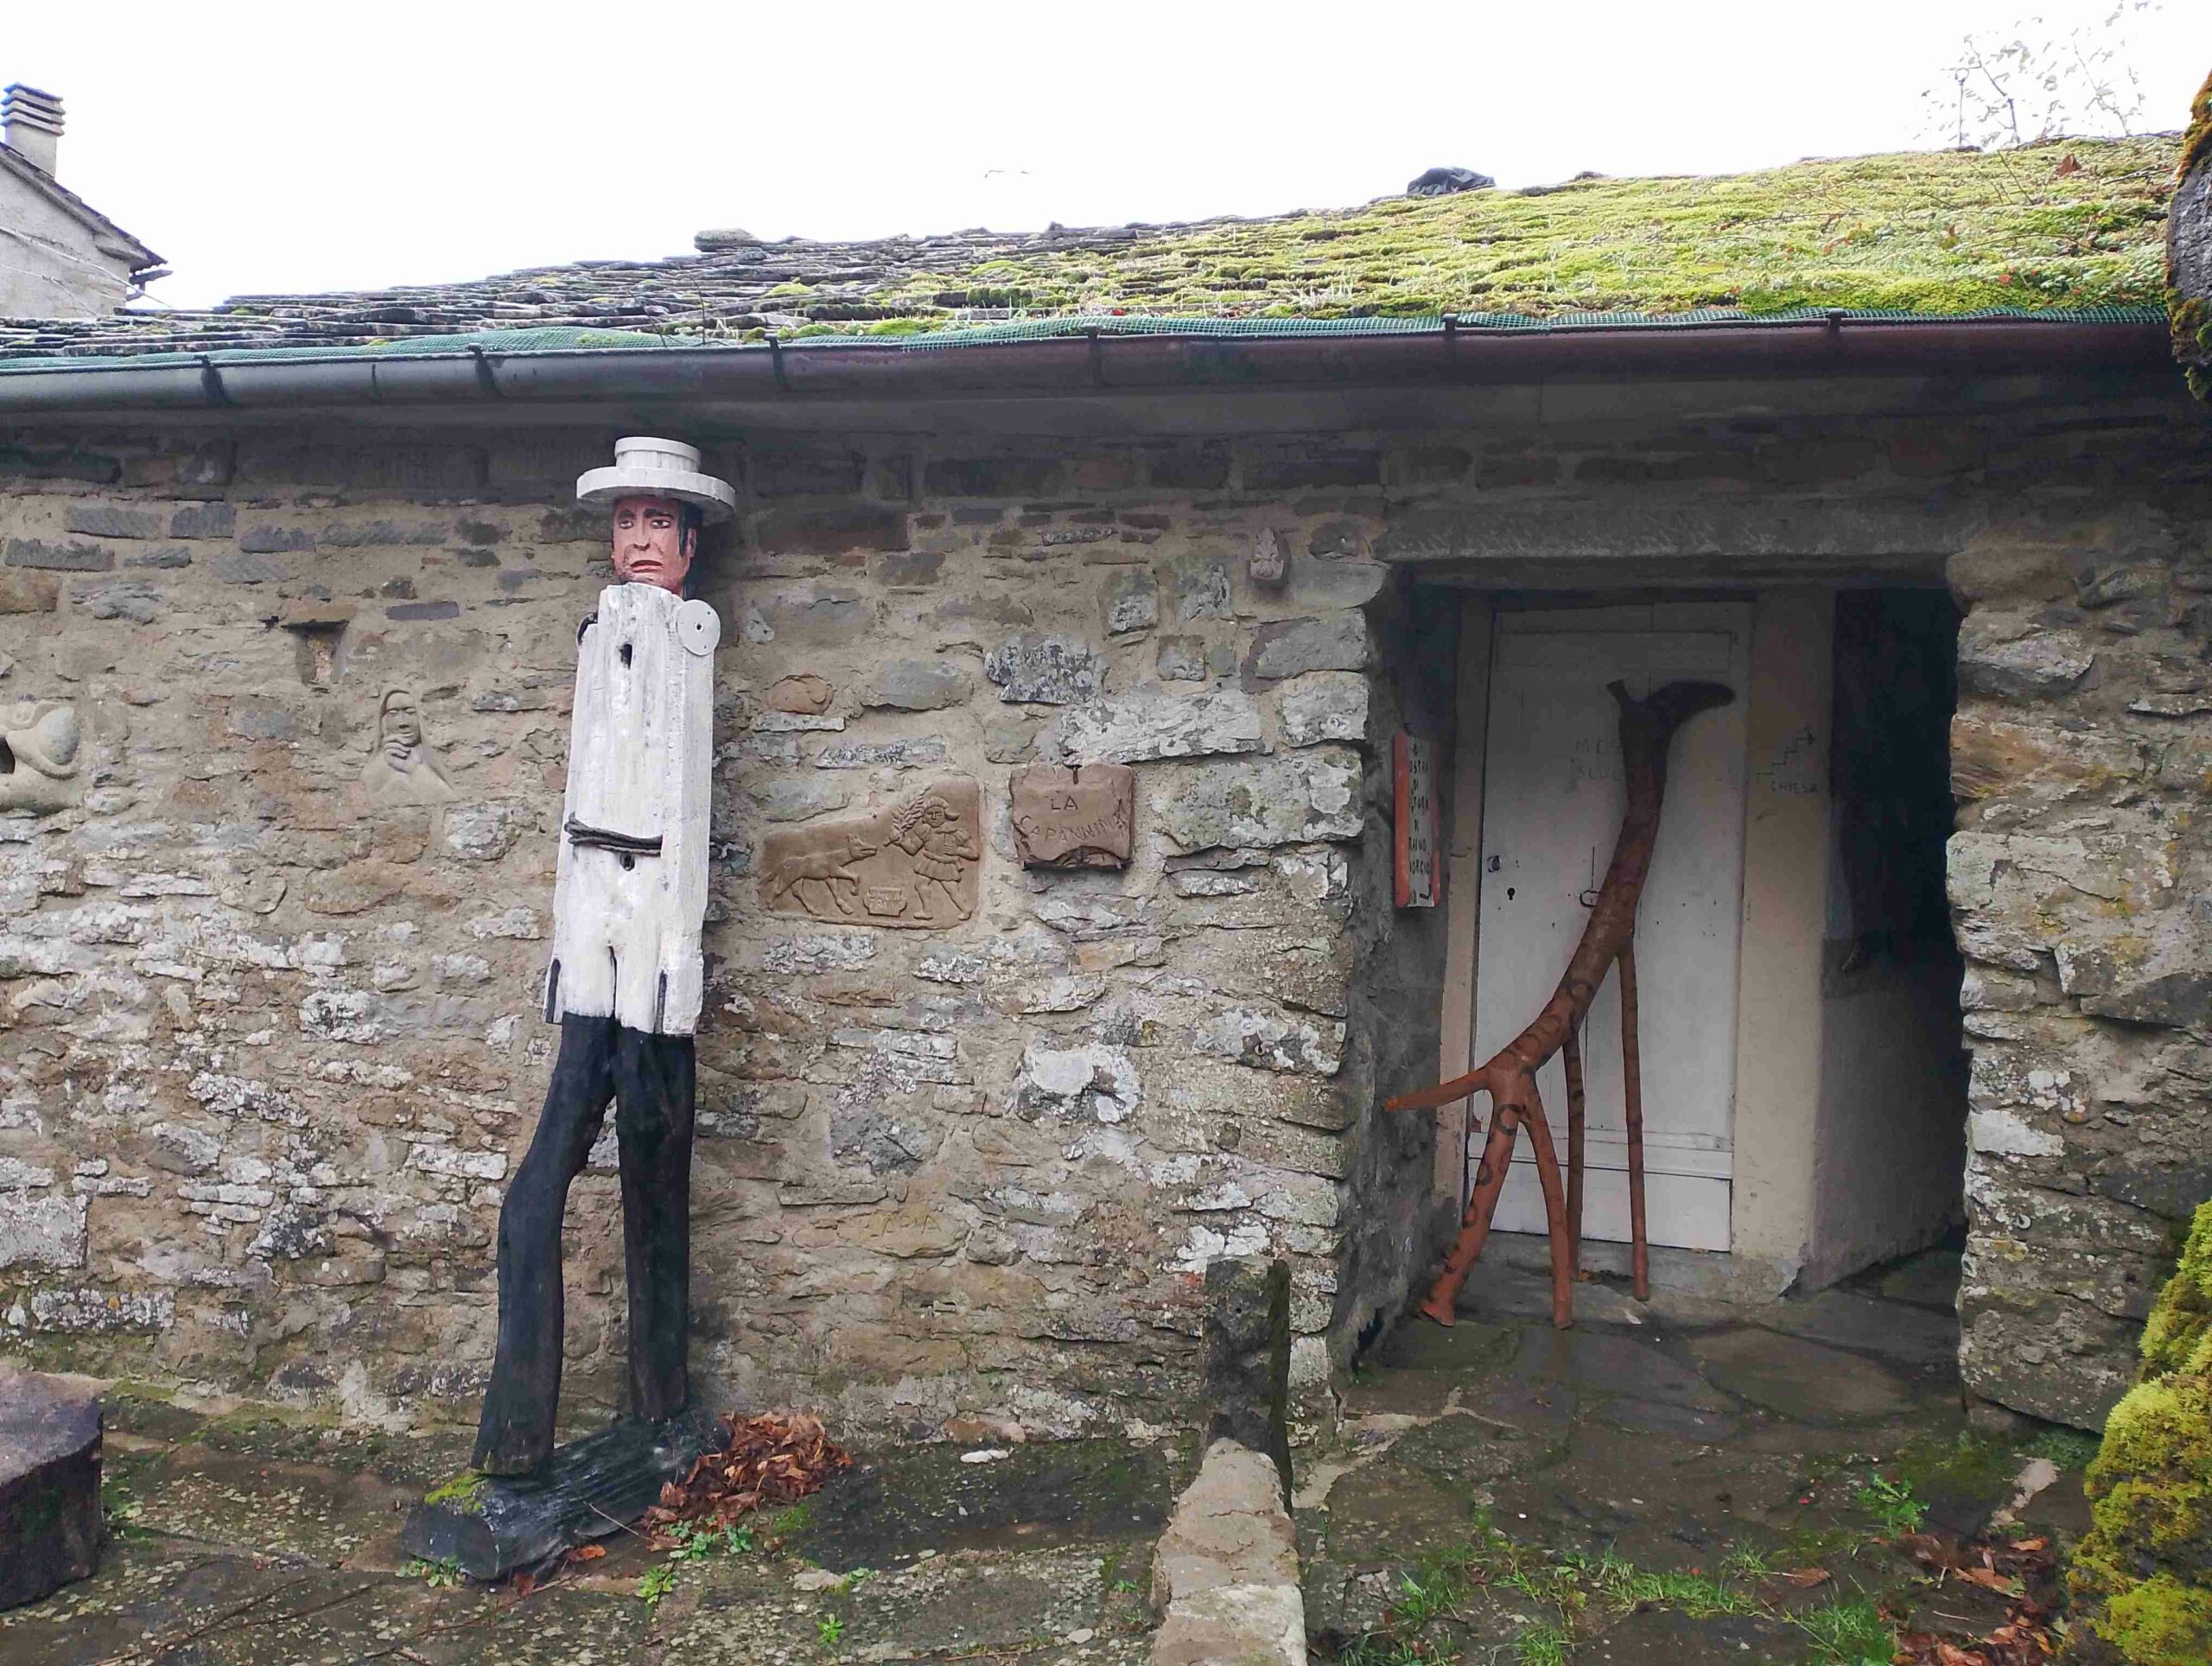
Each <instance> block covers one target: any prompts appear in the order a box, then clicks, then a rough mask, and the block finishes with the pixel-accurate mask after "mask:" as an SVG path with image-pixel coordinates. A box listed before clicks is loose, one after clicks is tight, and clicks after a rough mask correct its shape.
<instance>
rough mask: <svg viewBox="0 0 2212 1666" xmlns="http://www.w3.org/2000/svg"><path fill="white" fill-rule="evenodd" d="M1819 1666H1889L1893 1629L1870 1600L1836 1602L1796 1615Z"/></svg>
mask: <svg viewBox="0 0 2212 1666" xmlns="http://www.w3.org/2000/svg"><path fill="white" fill-rule="evenodd" d="M1796 1624H1797V1625H1800V1626H1802V1627H1803V1628H1804V1631H1805V1633H1806V1635H1807V1636H1808V1637H1811V1638H1812V1640H1813V1655H1812V1658H1813V1660H1814V1661H1815V1662H1817V1663H1818V1666H1890V1657H1891V1656H1892V1655H1894V1654H1895V1653H1896V1652H1897V1631H1896V1630H1895V1629H1894V1628H1893V1627H1892V1626H1891V1625H1890V1623H1889V1621H1887V1620H1885V1619H1884V1618H1882V1616H1881V1613H1880V1612H1879V1611H1878V1609H1876V1608H1875V1606H1874V1605H1873V1604H1872V1603H1871V1602H1839V1603H1833V1604H1831V1605H1830V1606H1827V1607H1826V1608H1815V1609H1813V1610H1812V1611H1811V1612H1808V1613H1804V1614H1800V1615H1797V1616H1796Z"/></svg>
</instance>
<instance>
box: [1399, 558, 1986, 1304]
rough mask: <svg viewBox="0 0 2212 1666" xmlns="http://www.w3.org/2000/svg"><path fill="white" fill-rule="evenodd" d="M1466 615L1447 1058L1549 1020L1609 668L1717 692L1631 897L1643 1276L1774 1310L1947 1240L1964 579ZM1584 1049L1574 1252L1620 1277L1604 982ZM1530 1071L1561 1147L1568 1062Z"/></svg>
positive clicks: (1958, 1187)
mask: <svg viewBox="0 0 2212 1666" xmlns="http://www.w3.org/2000/svg"><path fill="white" fill-rule="evenodd" d="M1463 618H1464V621H1465V622H1464V626H1463V632H1462V638H1461V652H1460V696H1459V746H1458V748H1457V754H1456V758H1455V762H1454V780H1453V804H1454V809H1453V816H1454V823H1453V832H1452V841H1451V843H1452V852H1451V855H1452V867H1451V878H1450V885H1449V887H1447V891H1446V905H1447V907H1448V908H1449V909H1450V910H1452V943H1453V944H1454V945H1455V948H1454V951H1453V955H1452V961H1451V963H1450V971H1449V974H1448V976H1447V981H1446V991H1445V1002H1444V1011H1443V1017H1444V1029H1445V1035H1444V1052H1443V1057H1442V1059H1441V1067H1442V1070H1443V1073H1444V1074H1445V1075H1447V1076H1448V1075H1455V1074H1457V1073H1459V1071H1464V1070H1465V1069H1467V1068H1469V1067H1470V1066H1471V1065H1477V1064H1479V1063H1480V1062H1481V1061H1483V1060H1484V1059H1487V1058H1489V1057H1490V1056H1491V1054H1493V1053H1494V1052H1497V1050H1498V1048H1500V1047H1501V1046H1503V1045H1504V1044H1505V1043H1506V1042H1508V1041H1510V1040H1511V1039H1512V1038H1513V1037H1514V1036H1515V1035H1516V1034H1517V1033H1519V1032H1520V1030H1521V1029H1522V1027H1524V1026H1526V1025H1527V1024H1528V1023H1529V1021H1530V1020H1531V1019H1532V1018H1534V1017H1535V1014H1536V1013H1537V1011H1538V1010H1539V1009H1540V1008H1541V1006H1542V1005H1543V1003H1544V1002H1545V1000H1546V999H1547V998H1548V996H1549V995H1550V994H1551V993H1552V991H1553V989H1554V988H1555V987H1556V985H1557V982H1558V979H1559V977H1560V971H1561V970H1562V969H1563V968H1564V967H1565V965H1566V964H1567V960H1568V957H1569V956H1570V955H1571V953H1572V951H1573V947H1574V945H1575V944H1576V942H1577V941H1578V940H1579V939H1580V936H1581V933H1582V931H1583V929H1584V926H1585V925H1586V922H1587V919H1588V910H1589V906H1590V902H1591V900H1592V894H1593V891H1594V887H1596V886H1597V885H1598V884H1599V881H1600V880H1601V878H1602V876H1603V874H1604V872H1605V868H1606V866H1607V864H1608V862H1609V861H1610V859H1611V853H1612V848H1613V844H1614V842H1615V840H1616V837H1617V836H1618V829H1619V825H1620V817H1621V811H1622V801H1623V788H1622V784H1621V782H1620V780H1619V774H1620V769H1619V758H1618V750H1617V748H1618V738H1617V736H1618V722H1617V714H1616V710H1615V707H1614V704H1613V702H1612V700H1611V697H1610V696H1608V694H1607V693H1606V685H1607V684H1609V683H1611V682H1613V681H1615V680H1617V679H1618V680H1619V681H1621V682H1623V683H1624V684H1626V685H1627V687H1628V689H1629V691H1630V693H1631V694H1635V695H1639V696H1640V695H1643V694H1646V693H1648V692H1649V690H1651V689H1653V688H1654V687H1656V686H1657V685H1659V684H1663V683H1666V682H1669V681H1672V680H1675V679H1676V678H1696V679H1701V680H1712V681H1717V682H1721V683H1725V684H1727V685H1728V686H1730V687H1731V688H1732V689H1734V690H1737V691H1738V698H1737V700H1736V701H1735V703H1732V705H1730V706H1727V707H1724V708H1721V709H1718V710H1713V711H1708V712H1706V713H1703V714H1701V715H1700V716H1698V717H1697V718H1696V719H1694V720H1693V721H1692V722H1689V723H1688V724H1686V725H1685V726H1684V727H1683V728H1682V729H1681V731H1680V732H1679V733H1678V734H1676V736H1675V741H1674V746H1673V749H1672V752H1671V754H1670V756H1669V766H1668V774H1667V792H1666V800H1665V807H1664V811H1663V814H1662V819H1661V823H1660V830H1659V835H1658V839H1657V843H1656V850H1655V854H1654V859H1653V863H1652V867H1651V870H1650V874H1649V879H1648V881H1647V882H1646V885H1645V888H1644V891H1643V896H1642V898H1641V900H1640V903H1639V906H1638V909H1637V969H1638V973H1639V995H1640V1005H1641V1008H1642V1011H1641V1014H1640V1021H1639V1024H1638V1027H1637V1028H1638V1038H1639V1041H1640V1052H1641V1055H1642V1064H1643V1115H1644V1128H1645V1170H1646V1191H1647V1199H1648V1218H1649V1236H1650V1242H1651V1243H1652V1245H1653V1248H1654V1250H1655V1252H1656V1253H1655V1259H1654V1269H1655V1275H1656V1276H1658V1277H1660V1278H1661V1280H1662V1282H1676V1281H1687V1282H1688V1284H1689V1285H1690V1286H1692V1287H1694V1288H1702V1289H1704V1290H1706V1291H1707V1292H1708V1293H1709V1294H1716V1295H1721V1296H1724V1297H1725V1298H1726V1299H1731V1300H1765V1299H1770V1298H1771V1297H1773V1296H1777V1295H1779V1294H1782V1293H1783V1291H1784V1290H1786V1289H1789V1288H1792V1287H1793V1286H1794V1287H1796V1288H1800V1289H1803V1288H1818V1287H1820V1286H1822V1285H1826V1284H1828V1283H1832V1282H1834V1281H1837V1280H1839V1279H1841V1278H1845V1277H1847V1276H1849V1275H1852V1274H1853V1273H1854V1272H1856V1271H1858V1270H1859V1269H1864V1268H1866V1267H1868V1266H1870V1265H1872V1264H1874V1263H1876V1262H1882V1261H1885V1260H1887V1259H1889V1258H1891V1257H1894V1256H1902V1255H1905V1254H1909V1253H1910V1252H1912V1251H1914V1250H1919V1249H1922V1248H1924V1247H1926V1246H1928V1245H1929V1244H1932V1243H1938V1242H1940V1241H1942V1239H1943V1238H1944V1237H1945V1235H1946V1234H1947V1233H1948V1232H1949V1231H1950V1230H1952V1229H1953V1228H1954V1227H1955V1225H1956V1224H1957V1223H1958V1222H1959V1220H1960V1219H1961V1218H1962V1215H1963V1197H1962V1190H1963V1161H1964V1147H1965V1139H1964V1135H1965V1124H1966V1092H1965V1088H1966V1078H1965V1054H1964V1052H1963V1050H1962V1048H1961V1023H1960V1017H1961V1014H1960V1010H1959V982H1960V971H1961V966H1960V963H1959V960H1958V957H1957V955H1956V952H1955V949H1954V948H1953V947H1952V945H1951V940H1950V935H1949V929H1948V913H1947V910H1946V907H1945V904H1944V897H1943V858H1944V848H1945V840H1946V839H1947V838H1948V834H1949V831H1950V823H1951V805H1950V799H1949V787H1948V726H1949V720H1950V715H1951V711H1952V709H1953V706H1954V704H1955V686H1954V681H1953V671H1952V666H1953V658H1954V654H1955V637H1956V626H1957V615H1956V613H1955V610H1954V609H1953V607H1952V606H1951V602H1950V599H1949V597H1948V595H1947V594H1946V593H1944V592H1943V591H1942V590H1940V589H1935V588H1928V589H1918V588H1910V587H1895V588H1881V589H1869V590H1865V591H1857V590H1852V589H1848V588H1834V589H1826V588H1814V587H1810V586H1796V587H1790V588H1779V589H1773V590H1764V589H1763V590H1759V591H1756V592H1752V593H1750V594H1745V593H1744V592H1740V591H1739V592H1738V593H1736V594H1735V595H1726V594H1723V595H1717V596H1716V595H1713V593H1710V592H1708V593H1707V597H1704V598H1695V597H1689V598H1681V599H1670V598H1663V597H1662V598H1658V599H1652V600H1646V599H1644V598H1642V597H1633V598H1631V597H1624V596H1618V595H1616V596H1612V597H1606V596H1602V595H1599V596H1586V597H1585V596H1573V595H1548V596H1534V595H1510V594H1505V593H1497V592H1491V593H1488V594H1483V595H1473V596H1470V597H1469V598H1468V599H1467V601H1466V603H1465V610H1464V614H1463ZM1582 1056H1583V1061H1584V1067H1585V1078H1586V1106H1587V1125H1588V1145H1587V1151H1586V1188H1585V1190H1586V1205H1585V1208H1586V1213H1585V1224H1584V1239H1585V1243H1586V1250H1585V1257H1584V1259H1585V1265H1586V1267H1587V1268H1589V1269H1592V1270H1594V1271H1607V1270H1618V1269H1622V1268H1624V1266H1625V1262H1626V1252H1625V1250H1626V1241H1627V1239H1628V1237H1629V1228H1628V1211H1627V1173H1626V1169H1627V1163H1626V1145H1625V1137H1624V1136H1625V1117H1624V1106H1623V1103H1622V1056H1621V1033H1620V994H1619V981H1618V970H1615V971H1613V972H1612V973H1610V974H1609V975H1608V976H1607V977H1606V979H1605V982H1604V984H1602V985H1601V986H1600V989H1599V992H1598V995H1597V996H1596V998H1595V1000H1594V1002H1592V1007H1591V1010H1590V1015H1589V1019H1588V1022H1587V1025H1586V1029H1585V1032H1584V1035H1583V1045H1582ZM1538 1083H1539V1087H1540V1091H1541V1093H1542V1095H1543V1097H1544V1100H1545V1103H1546V1104H1547V1106H1548V1107H1550V1108H1552V1116H1551V1118H1550V1120H1551V1123H1552V1129H1553V1137H1554V1142H1555V1148H1556V1149H1557V1152H1558V1154H1559V1156H1560V1160H1561V1161H1562V1163H1564V1161H1565V1159H1566V1150H1565V1144H1566V1135H1567V1117H1566V1115H1565V1104H1566V1089H1565V1081H1564V1071H1563V1067H1562V1065H1561V1062H1560V1060H1558V1059H1554V1060H1553V1061H1552V1062H1550V1063H1549V1064H1548V1065H1546V1066H1545V1067H1544V1069H1543V1071H1541V1073H1540V1075H1539V1078H1538ZM1478 1109H1479V1110H1481V1111H1482V1113H1483V1114H1484V1115H1485V1116H1486V1115H1487V1112H1488V1109H1489V1108H1488V1105H1487V1103H1486V1102H1485V1103H1481V1104H1480V1105H1479V1107H1478ZM1461 1116H1462V1108H1461V1107H1459V1106H1452V1107H1447V1108H1446V1110H1445V1111H1444V1112H1442V1113H1440V1121H1439V1124H1438V1138H1439V1155H1440V1164H1439V1168H1438V1171H1437V1186H1438V1190H1439V1192H1440V1194H1441V1195H1440V1201H1443V1202H1449V1203H1451V1204H1452V1205H1455V1206H1464V1204H1465V1198H1466V1196H1467V1191H1468V1188H1469V1186H1470V1185H1471V1170H1472V1167H1473V1166H1474V1160H1475V1159H1477V1158H1478V1156H1479V1154H1480V1142H1479V1141H1477V1142H1476V1143H1475V1147H1474V1149H1472V1150H1465V1148H1464V1146H1463V1142H1462V1141H1461V1138H1460V1128H1459V1122H1460V1117H1461ZM1446 1119H1448V1121H1447V1120H1446ZM1463 1151H1464V1152H1465V1154H1464V1157H1463ZM1447 1152H1448V1154H1449V1160H1448V1161H1446V1160H1444V1159H1445V1156H1446V1153H1447ZM1515 1157H1516V1160H1515V1163H1514V1166H1513V1168H1512V1169H1511V1170H1510V1173H1509V1177H1508V1181H1507V1186H1506V1189H1505V1192H1504V1193H1503V1197H1502V1199H1501V1200H1500V1204H1499V1207H1498V1211H1497V1216H1496V1218H1495V1222H1494V1225H1495V1228H1496V1230H1497V1233H1498V1234H1499V1235H1500V1244H1501V1250H1502V1251H1503V1253H1504V1254H1505V1255H1506V1256H1509V1257H1515V1256H1520V1255H1521V1254H1522V1253H1523V1250H1522V1246H1526V1253H1528V1254H1529V1255H1531V1256H1541V1244H1540V1243H1538V1242H1537V1240H1538V1239H1540V1238H1541V1234H1542V1233H1543V1231H1544V1215H1543V1208H1542V1199H1541V1190H1540V1188H1539V1186H1538V1185H1537V1183H1536V1178H1535V1165H1534V1163H1533V1161H1532V1160H1531V1154H1530V1152H1529V1147H1528V1142H1527V1141H1525V1140H1523V1141H1521V1142H1519V1145H1518V1148H1517V1149H1516V1153H1515ZM1522 1235H1528V1236H1525V1237H1524V1236H1522ZM1670 1258H1671V1259H1670Z"/></svg>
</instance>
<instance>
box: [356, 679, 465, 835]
mask: <svg viewBox="0 0 2212 1666" xmlns="http://www.w3.org/2000/svg"><path fill="white" fill-rule="evenodd" d="M361 792H362V793H363V795H364V796H365V798H367V799H368V801H369V802H370V803H371V804H378V805H384V806H387V807H396V806H397V805H401V804H449V803H451V802H452V799H453V785H452V783H450V782H449V781H448V780H447V779H446V773H445V766H443V765H442V764H441V763H440V762H439V761H438V754H436V753H435V752H434V751H432V750H431V749H430V747H429V743H428V742H427V741H424V740H423V708H422V703H421V702H419V701H418V700H416V697H415V694H414V691H413V690H410V689H386V690H385V694H384V698H383V699H382V700H379V701H378V703H377V749H376V752H375V753H374V754H373V755H372V756H371V758H370V759H369V761H368V762H367V763H365V764H364V765H362V766H361Z"/></svg>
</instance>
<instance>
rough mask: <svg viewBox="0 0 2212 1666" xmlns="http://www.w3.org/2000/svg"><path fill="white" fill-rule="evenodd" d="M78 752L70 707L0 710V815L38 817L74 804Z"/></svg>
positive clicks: (25, 704)
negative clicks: (26, 813) (17, 813)
mask: <svg viewBox="0 0 2212 1666" xmlns="http://www.w3.org/2000/svg"><path fill="white" fill-rule="evenodd" d="M82 747H83V737H82V735H81V734H80V733H79V729H78V727H77V709H76V708H75V707H74V706H68V705H60V704H49V703H43V702H39V701H33V700H18V701H16V702H15V703H12V704H10V705H7V706H0V811H9V810H28V811H33V812H34V813H35V814H38V815H41V816H42V815H48V814H50V813H51V812H53V811H57V810H67V808H68V807H69V806H70V805H71V804H74V803H76V801H77V788H78V780H77V775H78V772H79V770H80V769H81V768H82V767H83V766H84V760H83V759H82V758H81V757H79V752H80V751H81V750H82Z"/></svg>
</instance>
